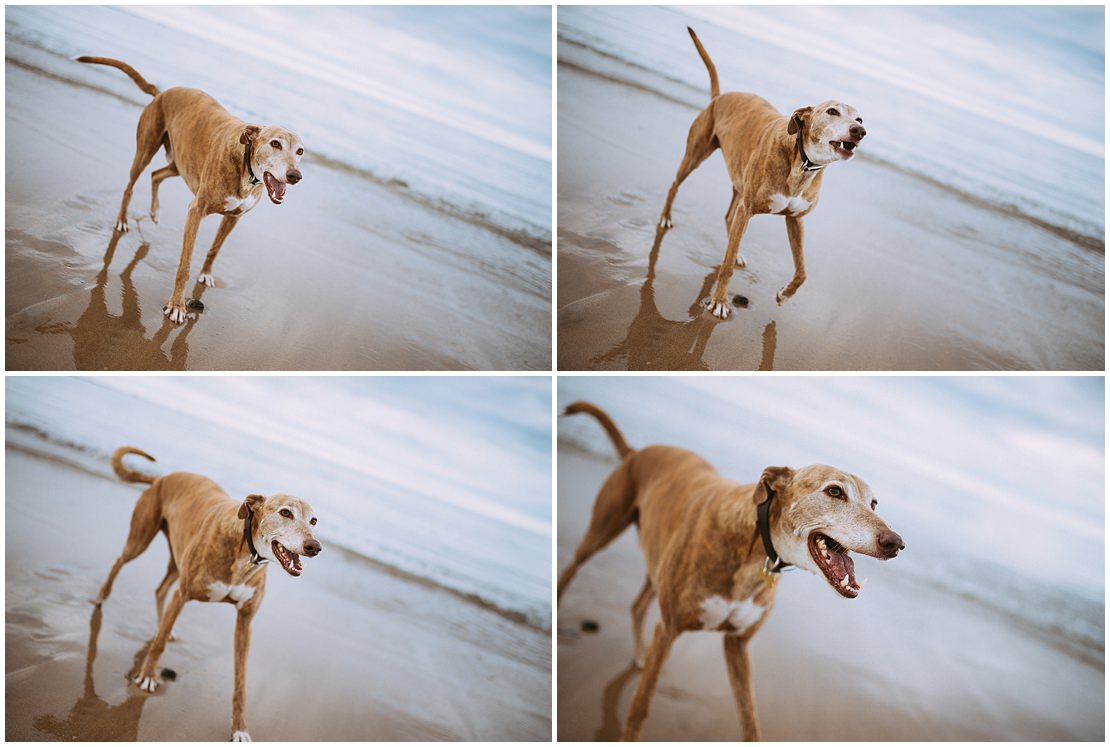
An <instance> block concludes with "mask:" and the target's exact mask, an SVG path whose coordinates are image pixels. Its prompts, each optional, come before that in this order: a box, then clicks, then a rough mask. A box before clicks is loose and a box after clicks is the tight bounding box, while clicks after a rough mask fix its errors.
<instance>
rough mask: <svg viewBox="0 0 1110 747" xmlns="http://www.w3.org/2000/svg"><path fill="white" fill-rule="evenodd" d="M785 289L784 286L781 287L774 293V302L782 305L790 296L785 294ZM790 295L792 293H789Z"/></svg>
mask: <svg viewBox="0 0 1110 747" xmlns="http://www.w3.org/2000/svg"><path fill="white" fill-rule="evenodd" d="M785 290H786V288H783V289H782V290H780V291H779V292H778V293H776V294H775V303H777V304H778V305H779V306H782V305H783V304H784V303H785V302H786V299H788V298H790V296H788V295H786V294H785V293H784V292H783V291H785ZM790 295H791V296H792V295H794V294H793V293H791V294H790Z"/></svg>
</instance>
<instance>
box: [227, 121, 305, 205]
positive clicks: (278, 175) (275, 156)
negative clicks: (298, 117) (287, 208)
mask: <svg viewBox="0 0 1110 747" xmlns="http://www.w3.org/2000/svg"><path fill="white" fill-rule="evenodd" d="M239 142H240V143H242V144H243V145H246V144H247V143H250V145H251V170H252V171H253V172H254V173H255V174H261V175H262V183H263V184H265V185H266V194H267V195H268V196H269V198H270V202H272V203H274V204H275V205H280V204H281V203H282V201H283V200H285V185H287V184H296V183H297V182H299V181H300V180H301V170H300V169H299V168H298V167H299V165H300V163H301V156H303V155H304V144H303V143H302V142H301V136H300V135H298V134H297V133H295V132H293V131H292V130H288V129H286V128H284V127H277V126H274V125H267V126H265V127H259V126H258V125H247V127H246V129H244V130H243V134H242V135H240V136H239Z"/></svg>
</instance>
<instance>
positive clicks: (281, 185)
mask: <svg viewBox="0 0 1110 747" xmlns="http://www.w3.org/2000/svg"><path fill="white" fill-rule="evenodd" d="M262 181H263V182H265V184H266V194H267V195H269V196H270V202H272V203H274V204H275V205H280V204H281V203H282V201H283V200H285V182H282V181H278V180H277V178H275V177H274V175H273V174H271V173H270V172H269V171H263V172H262Z"/></svg>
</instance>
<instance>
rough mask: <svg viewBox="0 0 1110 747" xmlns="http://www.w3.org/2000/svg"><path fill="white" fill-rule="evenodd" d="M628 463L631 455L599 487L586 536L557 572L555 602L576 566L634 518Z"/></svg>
mask: <svg viewBox="0 0 1110 747" xmlns="http://www.w3.org/2000/svg"><path fill="white" fill-rule="evenodd" d="M630 464H631V459H625V460H624V462H622V463H621V466H619V467H617V468H616V469H615V470H613V473H612V474H611V475H609V479H607V480H606V481H605V484H604V485H602V486H601V490H599V491H598V494H597V500H596V501H595V502H594V510H593V514H592V515H591V516H590V527H589V529H587V530H586V536H585V537H583V538H582V541H581V542H579V543H578V547H577V548H575V550H574V559H573V560H571V562H570V565H568V566H567V567H566V568H564V569H563V572H562V573H560V574H559V584H558V590H557V593H556V603H558V600H559V599H561V598H562V596H563V592H564V591H565V590H566V587H567V585H568V584H569V583H570V582H571V580H572V579H573V578H574V575H575V574H576V573H577V572H578V568H579V567H580V566H581V565H582V564H583V563H585V562H586V561H587V560H589V559H590V557H591V556H592V555H593V554H594V553H595V552H597V551H598V550H600V549H601V548H603V547H605V546H606V545H608V544H609V543H610V542H612V541H613V540H614V539H616V538H617V536H618V535H619V534H620V533H621V532H623V531H624V530H625V529H627V528H628V526H629V524H631V523H632V522H633V521H635V520H636V506H635V498H636V491H635V487H634V486H633V483H632V475H631V468H630Z"/></svg>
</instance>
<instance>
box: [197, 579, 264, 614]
mask: <svg viewBox="0 0 1110 747" xmlns="http://www.w3.org/2000/svg"><path fill="white" fill-rule="evenodd" d="M253 596H254V587H253V586H251V585H250V584H237V585H235V586H228V585H227V584H225V583H224V582H223V581H213V582H212V583H211V584H209V585H208V601H209V602H222V601H223V600H225V599H231V601H233V602H235V606H236V607H237V608H238V607H242V606H243V603H244V602H246V601H247V600H248V599H250V598H251V597H253Z"/></svg>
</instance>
